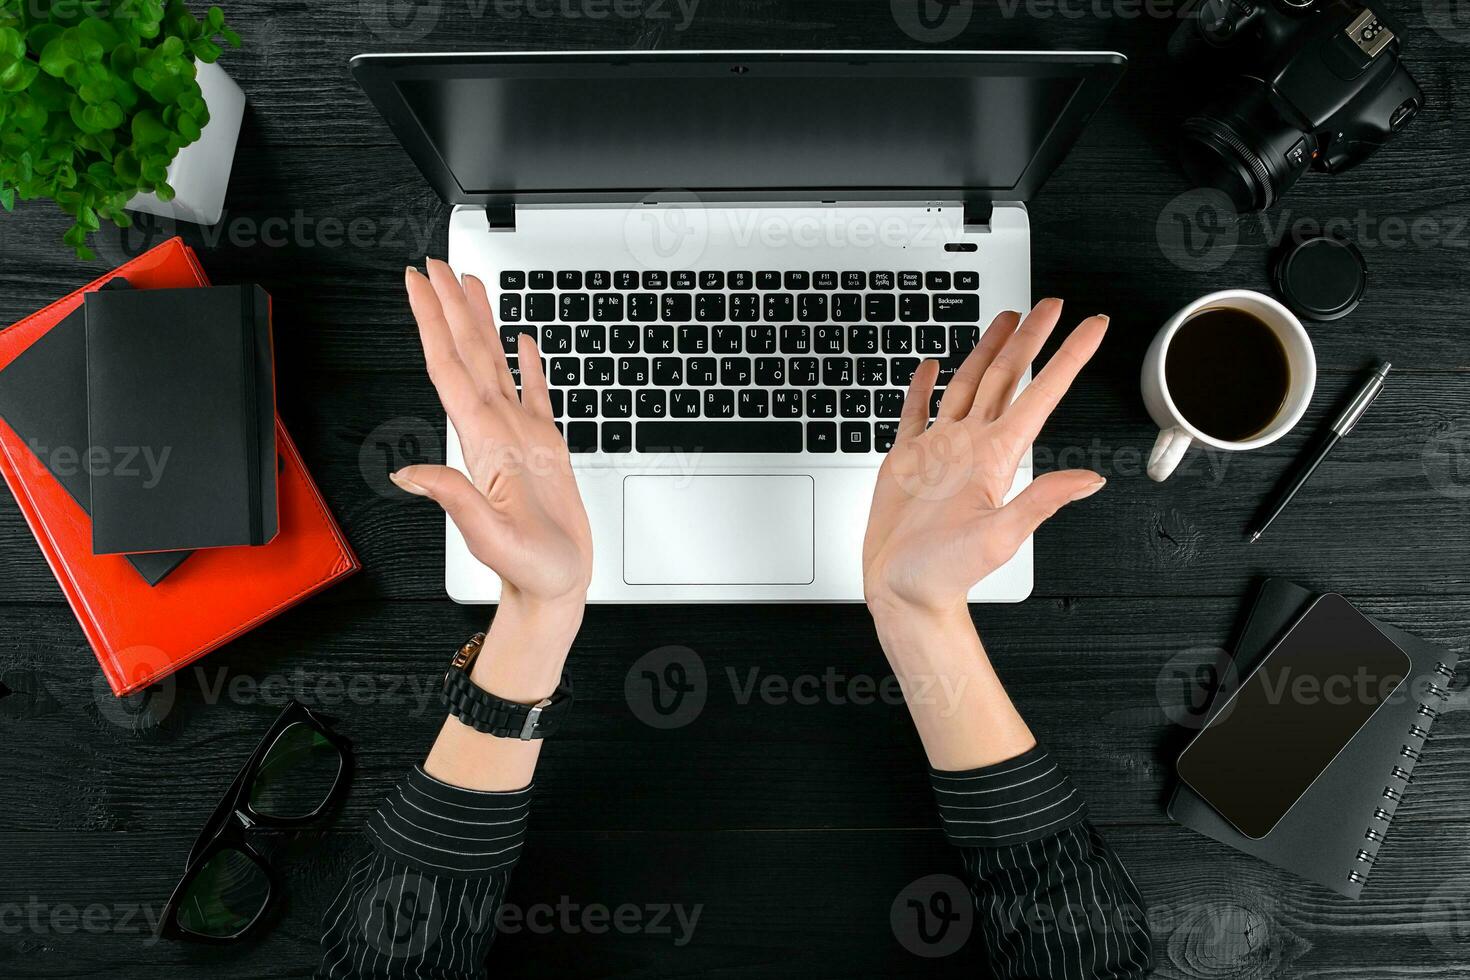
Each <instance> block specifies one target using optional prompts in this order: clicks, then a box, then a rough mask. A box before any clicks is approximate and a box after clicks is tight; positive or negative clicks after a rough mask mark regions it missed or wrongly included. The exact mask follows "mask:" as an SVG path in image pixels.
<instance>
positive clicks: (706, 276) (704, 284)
mask: <svg viewBox="0 0 1470 980" xmlns="http://www.w3.org/2000/svg"><path fill="white" fill-rule="evenodd" d="M699 288H700V289H724V288H725V274H724V273H723V272H713V271H711V272H701V273H700V274H699Z"/></svg>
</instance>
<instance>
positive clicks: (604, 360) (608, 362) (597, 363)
mask: <svg viewBox="0 0 1470 980" xmlns="http://www.w3.org/2000/svg"><path fill="white" fill-rule="evenodd" d="M614 376H615V362H614V361H613V359H612V358H611V357H588V358H584V359H583V361H582V377H583V378H584V379H586V380H585V381H584V383H585V384H589V385H593V386H594V387H597V388H605V387H607V386H608V385H610V384H612V383H613V378H614Z"/></svg>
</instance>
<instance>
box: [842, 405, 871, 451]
mask: <svg viewBox="0 0 1470 980" xmlns="http://www.w3.org/2000/svg"><path fill="white" fill-rule="evenodd" d="M863 394H867V392H863ZM841 438H842V451H843V452H845V453H869V452H872V451H873V433H872V430H871V428H870V427H869V425H868V423H866V422H843V423H842V437H841Z"/></svg>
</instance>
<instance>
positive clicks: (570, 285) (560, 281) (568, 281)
mask: <svg viewBox="0 0 1470 980" xmlns="http://www.w3.org/2000/svg"><path fill="white" fill-rule="evenodd" d="M556 288H557V289H581V288H582V273H580V272H577V271H575V270H564V271H562V272H558V273H557V274H556Z"/></svg>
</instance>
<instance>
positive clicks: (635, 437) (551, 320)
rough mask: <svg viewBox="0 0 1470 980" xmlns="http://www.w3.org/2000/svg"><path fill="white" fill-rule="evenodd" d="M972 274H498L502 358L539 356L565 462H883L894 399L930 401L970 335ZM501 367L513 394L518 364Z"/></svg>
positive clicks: (974, 317) (974, 338) (973, 324)
mask: <svg viewBox="0 0 1470 980" xmlns="http://www.w3.org/2000/svg"><path fill="white" fill-rule="evenodd" d="M979 288H980V279H979V274H978V273H976V272H968V271H967V272H955V273H950V272H929V273H919V272H901V271H900V272H883V271H877V272H874V271H862V272H836V271H817V272H770V271H765V272H762V271H754V272H750V271H728V272H715V271H700V272H694V271H688V270H684V271H647V270H645V271H582V270H558V271H552V270H539V269H538V270H530V271H508V272H502V273H501V274H500V290H501V292H500V308H499V310H498V311H497V313H498V318H499V319H498V322H499V324H500V331H501V337H502V340H503V342H504V343H505V345H506V349H507V350H508V351H514V350H515V344H516V338H517V335H518V334H520V333H521V332H522V331H526V330H528V329H530V330H531V332H533V333H534V334H535V335H536V337H537V340H538V342H539V343H540V345H541V353H542V356H543V358H544V359H545V365H546V376H547V380H548V381H549V383H550V387H551V407H552V411H553V412H554V413H555V415H556V419H557V425H558V427H560V428H561V429H562V432H563V433H564V434H565V436H566V439H567V445H568V447H569V448H570V449H571V451H572V452H574V453H590V452H604V453H627V452H635V451H636V452H640V453H663V452H707V453H799V452H808V453H884V452H887V451H888V450H889V449H890V448H891V447H892V446H893V437H894V433H895V431H896V430H897V428H898V418H899V415H900V413H901V411H902V408H903V397H904V390H905V388H906V387H907V386H908V383H909V381H910V379H911V378H912V377H913V373H914V370H915V369H916V368H917V367H918V366H919V363H920V361H921V360H922V359H924V358H929V357H934V358H939V359H940V366H941V371H940V375H939V381H938V383H937V386H936V390H935V392H934V398H933V400H932V401H931V403H930V407H929V410H930V415H931V416H932V415H933V414H934V412H935V409H936V407H937V406H938V403H939V398H940V396H941V395H942V394H943V385H944V384H945V382H946V381H948V380H949V378H950V377H951V376H952V375H953V373H954V370H955V368H956V367H958V366H959V363H960V362H961V361H963V360H964V357H965V355H966V354H968V353H969V352H970V351H971V350H972V349H974V347H975V345H976V344H977V343H978V342H979V339H980V328H979V324H978V321H979V319H980V294H979ZM509 361H510V366H511V371H512V373H513V374H514V375H515V377H516V382H517V384H519V383H520V371H519V367H518V365H517V363H516V358H515V356H514V355H512V356H511V357H510V358H509Z"/></svg>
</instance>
